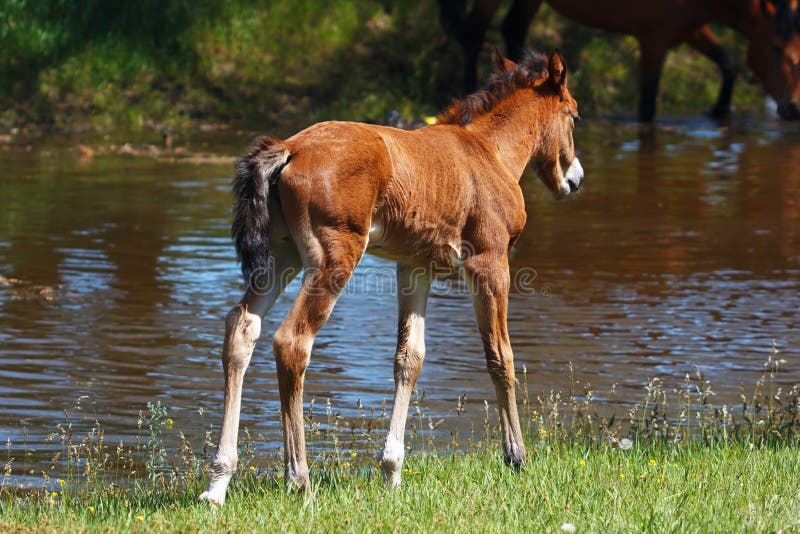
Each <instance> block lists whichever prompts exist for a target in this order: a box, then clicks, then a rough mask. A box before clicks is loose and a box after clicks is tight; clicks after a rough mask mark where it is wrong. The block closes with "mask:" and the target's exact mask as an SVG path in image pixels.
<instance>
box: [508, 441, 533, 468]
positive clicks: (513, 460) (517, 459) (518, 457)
mask: <svg viewBox="0 0 800 534" xmlns="http://www.w3.org/2000/svg"><path fill="white" fill-rule="evenodd" d="M503 449H504V450H503V461H504V462H505V464H506V465H507V466H509V467H511V468H512V469H514V470H515V471H516V470H519V469H520V468H521V467H522V464H524V463H525V460H526V459H527V458H528V454H527V453H526V452H525V446H524V445H513V444H512V445H511V446H509V447H503Z"/></svg>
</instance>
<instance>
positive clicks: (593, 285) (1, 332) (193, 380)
mask: <svg viewBox="0 0 800 534" xmlns="http://www.w3.org/2000/svg"><path fill="white" fill-rule="evenodd" d="M253 135H254V132H250V131H230V130H228V131H224V132H215V133H210V134H195V135H193V136H191V137H186V138H185V139H177V140H176V142H177V144H179V145H180V146H182V147H185V148H186V149H187V150H188V151H189V152H192V153H203V154H216V155H221V156H223V157H222V158H209V157H206V156H202V155H201V156H199V157H195V158H183V159H174V160H173V159H171V158H169V157H167V158H164V157H162V158H157V157H153V156H155V155H157V154H155V152H154V153H153V154H149V153H145V154H139V155H136V154H128V153H126V152H136V150H135V149H133V150H128V149H119V147H117V148H108V146H107V145H109V144H111V142H110V141H109V140H107V139H103V137H102V136H98V137H96V138H88V139H87V138H82V139H80V140H76V139H75V138H65V137H60V138H54V137H52V136H37V137H32V138H24V137H21V136H20V137H18V138H15V139H13V140H11V141H10V142H7V143H5V144H3V145H0V149H2V150H0V277H2V278H0V406H2V409H0V440H1V441H2V442H3V443H4V444H7V448H8V451H7V455H9V456H15V452H16V453H18V452H19V451H18V449H20V448H21V447H23V444H22V442H23V440H24V439H27V441H28V445H27V446H28V447H29V448H33V449H35V450H41V453H42V454H43V455H45V453H46V452H47V451H46V449H47V446H45V445H43V438H44V436H46V435H47V434H48V433H49V432H52V431H54V430H55V428H56V425H57V424H58V423H59V422H62V421H64V418H65V415H64V412H65V410H66V411H68V412H69V413H70V417H71V418H72V420H73V421H75V423H76V424H78V425H84V426H85V427H86V428H88V427H89V426H91V424H92V423H93V422H94V421H95V420H98V421H100V422H101V424H102V425H103V427H104V428H105V431H106V436H107V439H108V440H109V441H112V442H113V441H115V440H116V441H118V440H130V439H132V437H133V435H134V434H135V433H136V431H137V430H136V419H137V415H138V412H139V410H141V409H143V407H144V406H145V404H146V403H147V402H148V401H156V400H160V401H161V402H162V403H163V404H164V405H165V406H167V407H168V409H169V414H170V417H172V418H173V420H174V425H175V428H176V429H177V428H179V429H180V430H182V431H183V432H184V433H185V434H186V435H187V437H188V438H189V439H191V440H193V441H195V442H196V441H197V440H202V435H203V432H204V430H205V429H207V428H208V426H209V425H212V424H213V425H218V424H219V422H220V421H221V402H222V371H221V364H220V360H219V352H220V344H221V341H222V336H223V317H224V316H225V314H226V312H227V311H228V309H229V308H230V307H231V306H232V305H233V304H234V303H235V302H236V301H237V299H238V298H239V296H240V291H241V289H240V275H239V270H238V266H237V264H236V261H235V256H234V251H233V248H232V245H231V242H230V238H229V213H230V205H231V196H230V176H231V169H232V167H231V163H230V161H229V160H228V158H229V157H232V156H235V155H236V154H238V153H240V152H242V151H243V150H244V149H245V148H246V146H247V144H248V143H249V141H250V140H251V139H252V137H253ZM575 139H576V146H577V148H578V150H579V152H580V154H581V160H582V162H583V166H584V168H585V170H586V185H585V190H584V191H583V192H582V194H580V195H578V196H577V197H576V198H574V199H570V200H567V201H561V202H558V201H555V200H553V199H552V197H551V195H550V194H549V193H548V192H547V190H546V189H545V187H544V186H543V185H542V184H540V183H539V182H538V180H537V179H536V178H535V177H533V176H532V175H526V176H525V177H524V178H523V181H522V183H523V188H524V190H525V192H526V196H527V199H528V203H527V210H528V224H527V228H526V231H525V233H524V235H523V236H522V238H521V240H520V242H519V243H518V246H517V248H516V250H515V251H514V253H513V258H512V269H513V270H514V272H515V273H523V274H524V276H523V277H522V278H520V279H521V280H522V282H523V286H524V290H523V291H522V292H518V293H516V294H513V295H512V296H511V299H510V310H509V328H510V333H511V336H512V342H513V345H514V348H515V355H516V362H517V368H518V370H519V369H522V367H523V366H524V367H525V368H526V370H527V373H526V374H527V380H528V388H529V390H530V391H531V394H536V393H539V392H543V391H549V390H551V389H561V390H565V389H566V388H567V387H569V384H568V370H567V369H568V365H569V363H570V362H572V363H573V365H574V374H575V379H576V380H577V381H578V382H580V385H581V387H583V386H584V385H586V384H587V383H590V384H591V386H592V388H593V389H594V390H595V391H596V396H597V398H598V402H599V403H600V405H601V406H602V407H603V409H604V410H607V411H608V412H609V413H617V414H618V415H623V414H624V413H625V411H626V410H627V408H628V407H630V406H631V405H632V404H634V403H636V402H639V401H640V400H641V399H642V397H643V385H644V384H645V383H646V382H647V379H648V378H651V377H661V378H662V379H663V380H664V381H665V382H666V383H668V384H679V383H680V382H681V381H682V379H683V376H684V375H685V374H686V373H687V372H689V373H693V372H694V370H695V366H698V367H699V368H700V369H701V370H702V371H703V372H704V373H705V374H706V376H707V377H708V378H709V379H710V380H711V383H712V389H713V390H714V391H715V392H716V393H717V396H716V397H715V398H714V402H715V403H718V404H724V403H731V404H733V403H736V402H738V399H739V393H740V387H741V386H742V385H745V386H746V387H747V388H752V386H753V384H754V382H755V380H756V379H757V377H758V376H759V375H760V373H761V372H762V364H763V362H764V361H765V359H766V356H767V355H768V354H769V351H770V347H771V344H772V342H773V340H775V342H776V344H777V347H778V348H779V349H780V350H781V351H782V352H781V356H782V357H783V358H786V359H787V364H786V366H785V370H784V371H783V372H781V373H780V374H779V381H780V382H781V383H784V384H787V385H788V384H795V383H797V382H800V358H798V352H799V351H798V347H799V346H800V329H799V328H798V327H800V313H798V290H800V129H799V128H798V127H797V125H784V124H779V123H770V122H752V123H751V122H747V121H742V122H737V123H734V124H732V125H728V126H724V127H720V126H718V125H716V124H714V123H711V122H703V121H694V120H692V121H681V120H675V121H665V122H663V123H661V124H660V125H659V126H658V127H655V128H647V127H640V126H638V125H636V124H633V123H627V122H614V121H602V120H594V121H586V120H585V121H582V122H581V123H579V124H578V128H577V129H576V133H575ZM79 142H80V143H85V144H88V145H89V146H90V147H94V148H93V149H92V150H86V149H78V148H75V147H76V145H78V144H79ZM103 147H105V148H103ZM161 155H162V156H165V155H167V154H161ZM184 155H185V154H184ZM391 268H392V266H391V264H389V263H388V262H385V261H383V260H379V259H376V258H372V257H365V258H364V259H363V261H362V263H361V265H360V266H359V268H358V270H357V271H356V273H355V275H354V277H353V279H352V280H351V283H350V285H349V286H348V288H347V290H346V291H345V294H344V295H343V297H342V298H341V300H340V301H339V304H338V305H337V307H336V309H335V311H334V313H333V315H332V317H331V319H330V321H329V322H328V324H327V325H326V327H325V328H324V329H323V331H322V333H321V334H320V336H319V338H318V339H317V342H316V345H315V346H314V351H313V355H312V362H311V367H310V369H309V372H308V375H307V381H306V398H307V400H308V399H311V398H315V399H316V402H317V403H318V405H319V403H323V402H325V400H327V399H330V400H331V402H332V403H333V405H334V406H336V407H337V409H339V410H341V411H342V412H343V413H344V414H345V415H355V414H357V413H358V411H359V410H358V409H357V408H356V405H357V403H358V402H359V400H360V401H361V403H362V404H363V406H365V407H372V408H380V407H381V405H382V403H383V402H384V400H390V399H391V396H392V355H393V350H394V342H395V335H396V334H395V327H396V308H395V299H394V296H393V295H392V294H391V293H392V291H391V289H392V283H391V280H392V276H393V275H392V270H391ZM296 291H297V282H295V283H293V284H292V285H291V286H290V287H289V289H288V291H287V292H286V293H285V294H284V295H283V296H282V297H281V298H280V300H279V302H278V304H277V305H276V307H275V308H274V309H273V311H272V312H271V313H270V314H269V315H268V317H267V318H266V319H265V322H264V327H263V329H262V331H263V332H264V333H265V334H267V335H269V334H270V333H271V332H273V331H274V330H275V328H276V327H277V325H278V324H279V321H280V319H281V318H282V317H283V316H284V315H285V313H286V311H287V309H288V306H289V304H290V303H291V299H292V296H293V295H295V294H296ZM427 346H428V350H427V353H428V356H427V360H426V363H425V367H424V369H423V372H422V376H421V378H420V381H419V384H418V385H419V389H420V390H424V391H425V402H424V404H425V411H426V413H428V414H429V415H431V416H432V417H433V418H439V417H444V418H453V417H454V414H455V409H456V404H457V399H458V397H459V395H462V394H466V395H467V412H466V416H467V417H472V418H475V419H478V418H481V419H482V417H483V401H484V399H488V400H489V401H490V402H491V403H493V402H494V394H493V390H492V388H491V385H490V381H489V378H488V375H487V373H486V371H485V366H484V361H483V355H482V351H481V345H480V340H479V338H478V335H477V333H476V330H475V326H474V321H473V316H472V306H471V303H470V301H469V299H468V297H467V296H465V295H462V294H460V292H459V291H458V290H457V288H455V289H454V288H449V289H448V287H446V286H439V287H438V288H437V289H436V291H435V292H434V295H433V296H432V298H431V302H430V305H429V316H428V330H427ZM612 388H613V390H614V393H613V394H612V393H610V391H611V390H612ZM277 409H278V393H277V382H276V377H275V364H274V361H273V359H272V356H271V349H270V343H269V342H263V341H262V343H261V344H260V346H259V347H257V349H256V354H255V356H254V358H253V361H252V364H251V366H250V368H249V370H248V374H247V377H246V380H245V393H244V402H243V410H242V424H243V426H247V427H248V428H249V429H250V430H251V432H252V433H254V434H255V433H257V434H261V435H262V436H263V441H261V442H260V443H259V446H260V447H262V448H264V449H274V448H276V447H278V446H279V444H280V425H279V420H278V417H277V415H276V411H277ZM465 420H466V419H465V417H464V416H459V418H457V419H456V422H455V423H453V424H458V425H464V424H466V423H465ZM24 434H27V438H24V437H23V436H24ZM16 455H17V456H19V454H16ZM48 457H49V456H48Z"/></svg>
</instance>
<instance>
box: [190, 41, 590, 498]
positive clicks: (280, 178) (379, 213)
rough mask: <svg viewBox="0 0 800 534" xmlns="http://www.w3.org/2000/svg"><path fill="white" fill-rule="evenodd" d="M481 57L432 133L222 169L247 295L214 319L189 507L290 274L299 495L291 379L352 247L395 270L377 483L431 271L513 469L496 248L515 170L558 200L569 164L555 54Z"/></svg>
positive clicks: (516, 433)
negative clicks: (474, 83)
mask: <svg viewBox="0 0 800 534" xmlns="http://www.w3.org/2000/svg"><path fill="white" fill-rule="evenodd" d="M495 63H496V64H497V72H495V73H494V74H493V75H492V77H491V78H490V80H489V83H488V85H487V88H486V89H485V90H484V91H481V92H478V93H475V94H473V95H470V96H468V97H466V98H465V99H463V100H461V101H457V102H455V103H454V104H453V105H452V106H451V107H450V108H449V109H447V110H446V111H445V112H444V113H443V114H442V115H441V116H440V117H439V123H438V124H435V125H432V126H427V127H425V128H421V129H419V130H415V131H404V130H398V129H394V128H388V127H384V126H376V125H369V124H360V123H347V122H324V123H319V124H315V125H313V126H311V127H309V128H307V129H305V130H303V131H302V132H300V133H298V134H296V135H294V136H293V137H291V138H289V139H287V140H285V141H278V140H276V139H271V138H265V137H262V138H260V139H258V140H257V141H256V142H255V144H254V145H253V147H252V148H251V150H250V153H249V154H248V155H247V156H245V157H243V158H241V159H240V160H239V161H238V162H237V176H236V178H235V179H234V191H235V194H236V201H235V204H234V217H233V229H232V233H233V237H234V241H235V244H236V249H237V252H238V255H239V258H240V259H241V261H242V272H243V274H244V276H245V281H246V283H247V290H246V292H245V294H244V296H243V297H242V299H241V301H240V302H239V304H237V305H236V306H235V307H234V308H233V309H232V310H231V311H230V313H229V314H228V317H227V320H226V324H225V326H226V329H225V342H224V345H223V349H222V362H223V366H224V370H225V407H224V408H225V415H224V421H223V425H222V432H221V435H220V439H219V447H218V449H217V452H216V455H215V457H214V460H213V463H212V465H211V481H210V484H209V487H208V490H207V491H206V492H205V493H203V494H202V495H201V497H200V498H201V499H204V500H208V501H209V502H211V503H214V504H222V503H223V502H224V500H225V492H226V489H227V486H228V482H229V481H230V478H231V476H232V474H233V472H234V471H235V470H236V464H237V453H236V445H237V434H238V430H239V411H240V405H241V391H242V379H243V376H244V373H245V369H246V368H247V365H248V363H249V361H250V357H251V354H252V352H253V347H254V346H255V343H256V340H257V339H258V338H259V335H260V331H261V318H262V317H263V316H264V314H265V313H266V312H267V311H268V310H269V309H270V308H271V307H272V305H273V303H274V302H275V299H276V298H277V297H278V295H279V294H280V293H281V291H282V290H283V289H284V288H285V287H286V284H288V283H289V282H290V281H291V279H292V278H293V277H294V275H295V274H296V273H298V272H299V271H300V269H301V268H302V270H303V279H302V285H301V288H300V290H299V294H298V296H297V298H296V300H295V301H294V303H293V305H292V307H291V310H290V311H289V313H288V315H287V317H286V318H285V320H284V321H283V323H282V324H281V326H280V327H279V328H278V330H277V332H275V336H274V338H273V350H274V355H275V361H276V364H277V372H278V386H279V391H280V399H281V422H282V427H283V436H284V454H285V473H286V480H287V482H289V483H290V484H291V485H294V486H297V487H299V488H306V487H307V486H308V483H309V479H308V464H307V462H306V450H305V435H304V431H303V378H304V375H305V371H306V367H307V366H308V363H309V358H310V355H311V347H312V345H313V343H314V338H315V337H316V335H317V333H318V332H319V330H320V329H321V328H322V325H323V324H324V323H325V321H326V320H327V318H328V315H329V314H330V313H331V310H332V309H333V306H334V304H335V303H336V300H337V298H338V296H339V294H340V292H341V290H342V289H343V287H344V285H345V283H346V282H347V280H348V278H349V277H350V275H351V273H352V272H353V269H355V267H356V265H357V264H358V262H359V260H360V259H361V256H362V255H363V254H364V253H365V252H370V253H372V254H375V255H378V256H381V257H384V258H388V259H391V260H394V261H396V262H397V278H398V295H397V299H398V304H399V319H398V334H397V352H396V354H395V358H394V378H395V397H394V406H393V409H392V416H391V422H390V427H389V433H388V436H387V438H386V445H385V447H384V449H383V454H382V459H381V468H382V470H383V473H384V475H385V477H386V480H387V482H388V483H389V484H390V485H391V486H399V485H400V476H401V472H402V464H403V458H404V445H403V439H404V433H405V425H406V416H407V413H408V405H409V399H410V396H411V391H412V388H413V387H414V384H415V382H416V380H417V377H418V376H419V373H420V370H421V368H422V361H423V359H424V357H425V332H424V330H425V307H426V302H427V297H428V292H429V289H430V285H431V282H432V280H433V279H434V278H435V277H436V276H439V275H441V274H442V273H453V274H455V273H462V274H463V276H464V277H465V279H466V280H467V282H468V283H469V285H470V287H471V290H472V294H473V304H474V308H475V316H476V318H477V322H478V327H479V330H480V334H481V337H482V339H483V345H484V350H485V353H486V361H487V366H488V369H489V373H490V375H491V378H492V381H493V382H494V386H495V389H496V392H497V399H498V403H499V406H500V421H501V425H502V432H503V449H504V456H505V461H506V463H507V464H510V465H513V466H519V465H520V464H521V463H522V462H523V461H524V460H525V457H526V453H525V446H524V444H523V442H522V434H521V431H520V424H519V418H518V416H517V407H516V398H515V392H514V358H513V354H512V352H511V344H510V342H509V338H508V328H507V326H506V307H507V302H508V290H509V282H510V277H509V268H508V252H509V249H510V248H511V247H512V246H513V244H514V242H515V241H516V239H517V237H518V236H519V234H520V232H521V231H522V229H523V227H524V226H525V217H526V216H525V204H524V199H523V196H522V190H521V188H520V186H519V179H520V177H521V175H522V172H523V170H524V168H525V166H526V165H527V164H528V162H531V163H532V164H533V167H534V169H535V170H536V171H537V173H538V175H539V177H540V178H541V180H542V181H543V182H544V183H545V184H546V185H547V187H548V188H549V189H550V190H551V191H552V192H553V193H554V194H555V196H556V197H559V198H560V197H564V196H567V195H569V194H570V193H573V192H575V191H577V190H578V189H579V188H580V186H581V183H582V181H583V169H582V168H581V165H580V162H579V161H578V159H577V158H576V157H575V149H574V146H573V141H572V130H573V126H574V122H573V121H574V119H575V118H576V117H577V116H578V109H577V104H576V102H575V100H574V99H573V98H572V96H571V95H570V93H569V90H568V89H567V70H566V66H565V64H564V61H563V59H562V58H561V56H560V55H559V54H558V53H557V52H556V53H554V54H553V55H552V56H550V58H549V59H548V58H547V57H545V56H542V55H540V54H530V55H529V56H528V57H527V58H526V59H524V60H523V61H520V62H519V64H517V63H514V62H512V61H509V60H507V59H505V58H502V57H501V56H500V55H499V54H496V55H495Z"/></svg>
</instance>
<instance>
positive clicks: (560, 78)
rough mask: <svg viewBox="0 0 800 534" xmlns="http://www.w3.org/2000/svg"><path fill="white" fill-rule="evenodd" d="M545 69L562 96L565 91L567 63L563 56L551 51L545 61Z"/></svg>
mask: <svg viewBox="0 0 800 534" xmlns="http://www.w3.org/2000/svg"><path fill="white" fill-rule="evenodd" d="M547 70H548V72H549V73H550V81H551V82H553V85H555V86H556V89H557V90H558V92H559V94H560V95H561V96H562V97H563V96H564V95H565V94H566V92H567V64H566V63H564V58H563V57H561V54H559V53H558V50H556V51H555V52H553V54H552V55H551V56H550V59H549V60H548V62H547Z"/></svg>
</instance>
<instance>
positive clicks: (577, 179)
mask: <svg viewBox="0 0 800 534" xmlns="http://www.w3.org/2000/svg"><path fill="white" fill-rule="evenodd" d="M582 185H583V167H582V166H581V162H580V160H579V159H578V158H575V159H573V160H572V164H571V165H570V166H569V169H567V172H566V173H564V183H563V184H562V186H561V191H560V195H559V196H561V197H565V196H567V195H569V194H570V193H575V192H577V191H578V190H579V189H580V188H581V186H582Z"/></svg>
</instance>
